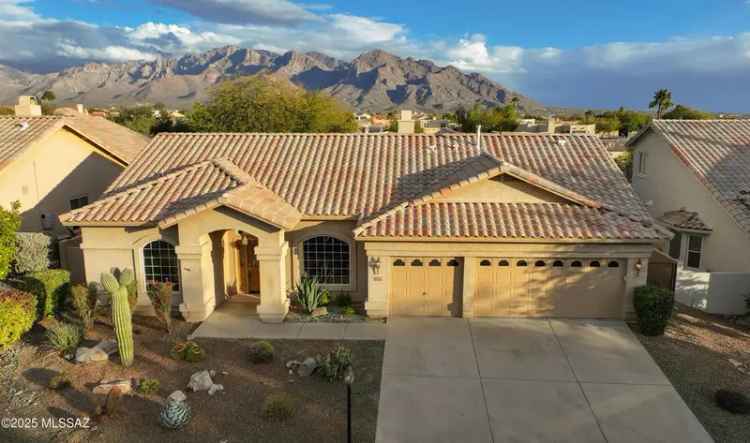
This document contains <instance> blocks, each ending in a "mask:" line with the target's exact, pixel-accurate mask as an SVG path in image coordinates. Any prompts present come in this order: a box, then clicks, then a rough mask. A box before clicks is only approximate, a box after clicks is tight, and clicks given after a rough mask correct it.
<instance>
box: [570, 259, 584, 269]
mask: <svg viewBox="0 0 750 443" xmlns="http://www.w3.org/2000/svg"><path fill="white" fill-rule="evenodd" d="M570 267H571V268H580V267H581V262H579V261H578V260H576V261H574V262H573V263H571V264H570Z"/></svg>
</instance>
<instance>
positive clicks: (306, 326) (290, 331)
mask: <svg viewBox="0 0 750 443" xmlns="http://www.w3.org/2000/svg"><path fill="white" fill-rule="evenodd" d="M385 334H386V328H385V324H384V323H378V322H363V323H290V322H284V323H278V324H270V323H263V322H261V321H260V319H259V318H258V316H257V315H256V314H255V305H253V304H250V303H236V302H228V303H224V304H223V305H221V306H220V307H219V308H218V309H216V311H214V312H213V314H211V315H210V316H209V317H208V318H207V319H206V321H204V322H203V323H201V325H200V326H199V327H198V329H196V330H195V331H194V332H193V333H192V334H191V335H190V337H189V338H201V337H204V338H263V339H280V338H287V339H304V340H385Z"/></svg>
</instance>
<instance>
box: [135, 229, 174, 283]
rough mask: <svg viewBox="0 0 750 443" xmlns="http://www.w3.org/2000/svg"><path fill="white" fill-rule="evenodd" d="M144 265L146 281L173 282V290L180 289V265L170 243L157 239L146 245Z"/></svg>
mask: <svg viewBox="0 0 750 443" xmlns="http://www.w3.org/2000/svg"><path fill="white" fill-rule="evenodd" d="M143 267H144V275H145V276H146V283H149V282H171V283H172V285H173V286H172V289H173V290H175V291H179V290H180V266H179V262H178V260H177V254H176V253H175V250H174V246H172V245H171V244H170V243H167V242H165V241H162V240H157V241H153V242H151V243H149V244H147V245H146V246H144V247H143Z"/></svg>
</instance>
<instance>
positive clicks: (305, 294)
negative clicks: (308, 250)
mask: <svg viewBox="0 0 750 443" xmlns="http://www.w3.org/2000/svg"><path fill="white" fill-rule="evenodd" d="M296 292H297V303H299V305H300V307H301V308H302V310H303V311H304V312H305V313H306V314H312V312H313V311H314V310H315V309H316V308H317V307H318V306H320V305H321V302H322V301H323V300H324V299H327V298H328V290H327V289H325V288H323V287H322V286H320V283H319V282H318V279H317V278H315V277H308V276H304V277H302V278H301V279H300V282H299V283H297V291H296Z"/></svg>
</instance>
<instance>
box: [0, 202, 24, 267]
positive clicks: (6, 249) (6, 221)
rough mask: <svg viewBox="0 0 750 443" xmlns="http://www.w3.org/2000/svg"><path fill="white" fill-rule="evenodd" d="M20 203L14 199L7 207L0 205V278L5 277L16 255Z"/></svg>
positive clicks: (19, 224)
mask: <svg viewBox="0 0 750 443" xmlns="http://www.w3.org/2000/svg"><path fill="white" fill-rule="evenodd" d="M20 208H21V203H19V202H18V201H14V202H13V203H11V204H10V208H9V209H5V208H3V207H0V278H5V277H6V276H7V275H8V272H9V271H10V267H11V266H10V265H11V263H13V259H14V257H15V255H16V231H18V228H20V227H21V216H20V214H19V209H20Z"/></svg>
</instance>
